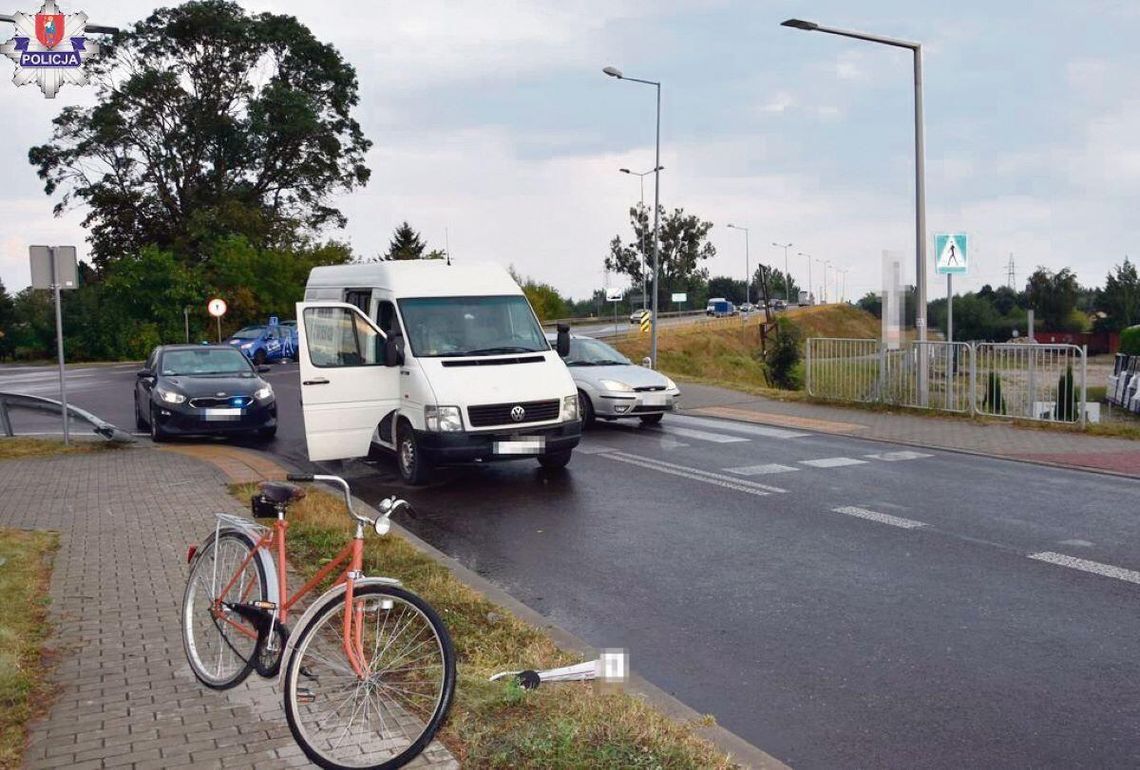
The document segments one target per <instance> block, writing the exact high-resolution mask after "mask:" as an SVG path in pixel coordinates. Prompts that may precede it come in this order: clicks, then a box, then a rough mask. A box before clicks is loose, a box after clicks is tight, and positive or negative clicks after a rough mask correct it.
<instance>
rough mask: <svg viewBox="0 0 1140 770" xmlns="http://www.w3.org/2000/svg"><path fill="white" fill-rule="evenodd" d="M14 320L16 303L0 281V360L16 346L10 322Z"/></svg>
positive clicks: (10, 353) (6, 356)
mask: <svg viewBox="0 0 1140 770" xmlns="http://www.w3.org/2000/svg"><path fill="white" fill-rule="evenodd" d="M15 321H16V305H15V303H13V302H12V297H11V296H9V295H8V290H7V289H5V288H4V282H3V281H0V361H3V360H4V359H6V358H8V356H10V355H12V351H13V350H14V349H15V347H16V343H15V341H14V340H13V338H12V331H13V329H12V324H13V323H15Z"/></svg>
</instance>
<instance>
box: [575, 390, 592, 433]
mask: <svg viewBox="0 0 1140 770" xmlns="http://www.w3.org/2000/svg"><path fill="white" fill-rule="evenodd" d="M578 413H579V414H581V415H582V427H583V428H588V427H590V426H591V425H593V424H594V405H593V403H591V401H590V397H589V396H587V395H586V394H585V393H584V392H583V391H580V390H579V391H578Z"/></svg>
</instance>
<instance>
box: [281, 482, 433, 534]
mask: <svg viewBox="0 0 1140 770" xmlns="http://www.w3.org/2000/svg"><path fill="white" fill-rule="evenodd" d="M285 478H286V479H288V480H289V481H301V482H314V481H323V482H325V483H328V484H335V485H336V486H338V487H340V489H341V492H343V493H344V505H345V507H346V508H348V515H349V516H350V517H352V519H353V520H354V521H356V522H357V523H358V524H364V525H367V526H369V527H375V526H376V522H375V521H373V520H372V519H369V518H368V517H366V516H361V515H359V514H358V513H357V512H356V511H354V510H352V494H351V492H349V488H348V482H347V481H345V480H344V479H342V478H341V477H340V476H330V475H322V474H319V473H289V474H287V475H286V476H285ZM400 508H406V509H407V510H408V512H409V513H410V512H411V510H412V506H411V505H409V504H408V501H407V500H398V499H396V497H395V495H393V496H392V497H389V498H385V499H384V500H382V501H381V502H380V518H382V519H383V518H387V517H388V516H390V515H391V514H393V513H395V512H396V511H398V510H399V509H400Z"/></svg>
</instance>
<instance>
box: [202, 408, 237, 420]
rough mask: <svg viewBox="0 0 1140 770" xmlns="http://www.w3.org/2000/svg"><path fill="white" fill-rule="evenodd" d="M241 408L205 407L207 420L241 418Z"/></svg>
mask: <svg viewBox="0 0 1140 770" xmlns="http://www.w3.org/2000/svg"><path fill="white" fill-rule="evenodd" d="M241 413H242V410H241V409H238V408H232V409H207V410H206V419H207V420H237V419H240V418H241Z"/></svg>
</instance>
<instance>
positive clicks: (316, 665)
mask: <svg viewBox="0 0 1140 770" xmlns="http://www.w3.org/2000/svg"><path fill="white" fill-rule="evenodd" d="M353 607H354V615H355V616H356V617H354V619H353V622H354V623H356V622H357V620H358V619H359V620H360V621H362V623H361V627H360V630H361V638H360V648H361V649H362V650H363V652H364V664H365V671H364V676H363V678H362V677H360V676H358V675H357V674H356V672H355V671H354V670H353V668H352V667H351V665H350V664H349V662H348V658H347V655H346V653H345V650H344V634H343V629H344V612H345V603H344V602H343V601H341V600H339V599H338V600H337V601H333V602H331V603H329V605H328V606H326V607H325V608H323V609H322V610H320V611H319V612H318V613H317V614H316V615H315V616H314V617H313V618H312V620H311V621H309V622H308V623H307V624H306V625H305V628H303V629H301V631H300V632H299V634H298V635H297V642H296V646H295V647H294V650H293V654H292V655H291V656H290V658H289V663H288V665H287V667H286V669H285V716H286V717H287V719H288V721H289V729H290V730H292V732H293V737H294V738H295V739H296V740H297V743H298V744H299V745H300V746H301V748H302V749H303V750H304V752H305V755H306V756H308V757H309V759H310V760H312V761H313V762H315V763H316V764H318V765H320V766H321V767H324V768H334V769H335V770H342V769H343V768H354V769H356V770H359V769H360V768H383V769H384V770H389V769H390V768H397V767H403V766H404V765H405V764H407V763H408V762H410V761H411V760H412V759H414V758H415V757H416V756H417V755H418V754H419V753H420V752H421V751H423V750H424V748H425V747H426V746H427V745H428V743H429V742H430V741H431V739H432V738H433V737H435V734H436V731H437V730H439V726H440V723H441V722H442V721H443V718H444V716H445V715H446V714H447V710H448V708H450V706H451V698H452V694H453V692H454V689H455V651H454V649H453V647H452V644H451V637H450V636H448V633H447V628H446V627H445V626H444V624H443V621H442V620H440V618H439V616H438V615H437V614H436V612H435V610H433V609H432V608H431V606H430V605H429V604H428V603H427V602H425V601H424V600H423V599H421V598H419V597H418V596H416V595H415V594H412V593H410V592H408V591H405V590H403V589H401V588H395V587H392V586H381V585H366V586H360V587H359V588H357V589H356V590H355V591H354V594H353Z"/></svg>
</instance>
